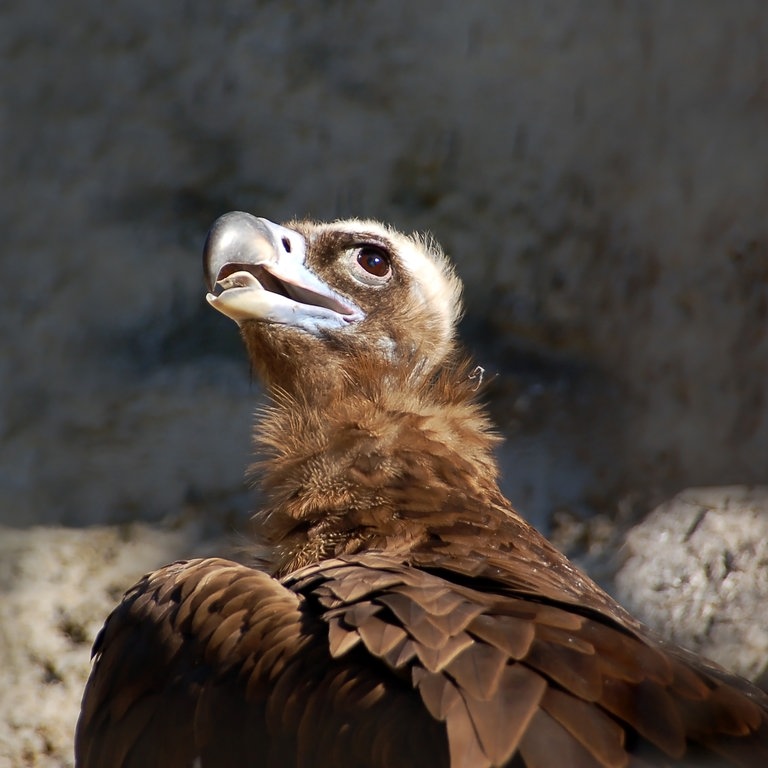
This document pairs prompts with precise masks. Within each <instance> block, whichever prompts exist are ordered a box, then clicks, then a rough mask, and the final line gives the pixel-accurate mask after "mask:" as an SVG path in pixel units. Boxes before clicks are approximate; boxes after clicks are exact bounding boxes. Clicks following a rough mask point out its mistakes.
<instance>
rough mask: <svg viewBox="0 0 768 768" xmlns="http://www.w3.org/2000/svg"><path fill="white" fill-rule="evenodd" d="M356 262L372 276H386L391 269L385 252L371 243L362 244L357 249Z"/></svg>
mask: <svg viewBox="0 0 768 768" xmlns="http://www.w3.org/2000/svg"><path fill="white" fill-rule="evenodd" d="M357 263H358V264H359V265H360V266H361V267H362V268H363V269H364V270H365V271H366V272H367V273H368V274H369V275H373V276H374V277H386V276H387V275H388V274H389V273H390V270H391V267H390V264H389V255H388V254H387V252H386V251H384V250H382V249H381V248H376V247H374V246H372V245H364V246H362V247H361V248H360V249H359V250H358V252H357Z"/></svg>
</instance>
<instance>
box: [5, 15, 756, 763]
mask: <svg viewBox="0 0 768 768" xmlns="http://www.w3.org/2000/svg"><path fill="white" fill-rule="evenodd" d="M767 37H768V5H766V3H765V2H763V0H737V1H736V2H731V3H723V2H720V1H719V0H701V1H700V2H698V3H646V2H641V1H640V0H629V1H628V2H621V3H615V2H608V1H607V0H579V1H578V2H572V3H562V2H555V0H516V2H514V3H509V2H505V0H488V2H484V3H474V4H473V3H465V2H456V1H453V0H452V1H451V2H447V3H446V2H441V3H438V2H436V1H434V0H433V1H431V2H422V3H408V2H404V0H372V2H368V3H358V2H352V1H351V0H335V1H334V2H329V3H323V4H316V5H312V6H311V7H309V6H308V4H307V3H303V2H298V0H283V1H282V2H279V3H276V2H264V3H252V2H246V0H227V2H225V3H219V4H212V3H209V4H203V3H196V2H184V3H181V2H171V3H155V2H149V0H139V1H138V2H136V1H133V2H128V0H117V2H115V3H112V4H111V5H110V6H109V8H108V9H106V8H105V7H104V6H103V5H100V4H97V3H92V2H85V0H73V2H70V3H67V4H62V3H59V4H55V3H43V2H40V0H24V2H21V0H10V2H6V3H4V5H3V20H2V24H0V56H2V60H3V62H4V65H5V66H4V67H3V69H2V73H1V74H0V139H1V140H2V147H3V151H2V162H0V189H2V197H3V199H2V205H0V226H1V227H2V233H3V248H2V252H0V264H2V268H3V273H2V274H3V285H4V286H5V289H4V292H3V300H2V302H1V303H0V338H1V339H2V354H0V393H1V394H2V397H0V522H2V523H5V524H7V525H13V526H30V525H45V524H52V525H61V524H65V525H84V524H107V523H126V522H128V521H132V520H155V521H157V520H160V519H162V518H163V517H165V516H167V515H175V514H177V513H178V510H179V509H180V508H182V507H186V506H189V505H194V506H196V507H198V508H201V509H203V510H205V511H206V512H207V513H208V514H210V515H212V516H216V515H220V514H222V512H223V511H224V512H229V511H234V512H237V511H238V510H239V511H242V510H243V509H244V508H245V507H246V506H247V504H248V503H249V502H248V501H247V495H246V494H244V492H243V484H242V471H243V467H244V465H245V463H246V460H247V455H248V453H249V432H250V426H251V422H252V418H253V417H252V413H253V409H254V402H255V400H256V395H257V391H256V389H255V387H253V386H252V385H251V384H250V382H249V377H248V371H247V368H246V364H245V362H244V355H243V353H242V350H241V348H240V344H239V340H238V339H237V336H236V333H235V330H234V328H233V327H232V326H231V324H230V323H229V322H227V321H226V320H225V319H224V318H221V317H219V316H218V315H217V314H216V313H215V312H213V311H211V310H210V309H209V308H208V307H207V306H206V305H205V303H204V300H203V286H202V280H201V276H200V266H199V253H200V249H201V244H202V241H203V238H204V236H205V232H206V230H207V228H208V226H209V225H210V223H211V222H212V220H213V219H214V218H215V217H216V216H217V215H219V214H221V213H223V212H225V211H227V210H230V209H235V208H239V209H245V210H250V211H253V212H256V213H259V214H261V215H265V216H268V217H270V218H273V219H276V220H280V219H284V218H288V217H290V216H293V215H310V216H315V217H318V218H325V217H329V216H337V215H366V216H367V215H370V216H375V217H378V218H382V219H385V220H389V221H392V222H393V223H394V224H395V225H397V226H398V227H400V228H403V229H405V228H409V227H411V228H417V229H429V230H431V231H432V232H433V233H434V234H435V235H436V236H437V238H438V239H439V240H440V241H441V242H442V243H443V244H444V245H445V246H446V248H447V250H448V251H449V252H450V253H451V254H452V255H453V256H454V257H455V260H456V262H457V264H458V267H459V271H460V273H461V274H462V276H463V277H464V278H465V281H466V284H467V300H468V306H469V312H468V315H467V318H466V321H465V324H464V331H465V334H466V336H467V339H468V341H469V343H470V346H471V347H472V348H473V350H474V351H475V352H476V353H477V356H478V358H479V362H480V363H482V364H483V365H485V367H486V369H487V378H488V379H492V384H491V388H490V390H489V395H490V396H491V398H492V407H493V409H494V416H495V418H496V419H497V421H498V422H499V424H500V427H501V429H502V431H503V432H504V433H505V434H507V435H508V436H509V438H510V440H509V442H508V443H507V445H506V446H505V448H504V449H503V451H502V454H501V458H502V462H503V465H504V475H505V478H506V480H505V488H506V490H507V492H508V493H509V495H510V497H511V498H512V499H513V501H514V502H515V503H516V504H517V506H518V507H519V508H520V509H521V510H522V511H524V512H525V513H526V514H527V515H528V516H529V517H530V518H531V519H533V520H534V521H535V522H536V523H537V524H539V525H540V527H542V528H544V529H545V530H547V529H548V527H549V522H550V519H551V518H552V516H553V514H554V513H557V514H558V515H561V516H570V518H571V519H574V520H578V521H582V522H583V523H584V524H585V525H588V522H587V521H589V520H590V519H592V516H593V515H594V513H595V512H596V511H597V512H600V514H601V515H602V516H603V517H602V518H601V519H603V520H609V519H611V518H612V516H613V515H614V514H615V511H616V509H617V506H618V505H619V502H621V503H623V504H625V505H626V503H627V502H626V500H627V499H633V500H634V502H633V503H634V504H635V507H636V509H646V508H649V506H648V505H649V504H650V502H651V501H654V503H655V502H656V501H660V500H661V499H663V498H665V497H667V496H669V495H670V494H672V493H674V492H676V491H677V490H679V489H680V488H684V487H687V486H691V485H702V484H707V485H711V484H728V483H744V484H754V483H760V482H765V468H766V466H768V418H766V416H767V414H768V400H767V399H766V397H765V391H766V390H765V382H766V381H768V334H767V333H766V328H767V327H768V326H767V325H766V319H767V317H768V217H766V215H765V211H766V203H767V202H768V171H767V169H766V158H767V157H768V130H766V124H768V58H767V57H766V55H765V50H764V48H765V46H764V41H765V40H766V38H767ZM496 374H498V376H496V378H495V379H494V378H493V377H494V376H495V375H496ZM59 531H60V529H58V528H56V529H54V533H51V534H50V538H51V539H56V538H57V537H58V536H59V535H60V534H59V533H58V532H59ZM70 533H71V535H72V536H76V534H75V533H72V532H70ZM61 535H63V534H61ZM68 535H69V534H68ZM90 535H91V534H83V536H84V539H83V544H82V546H84V547H86V548H88V547H89V546H90V544H88V541H89V537H90ZM105 535H113V534H105ZM2 536H3V545H5V542H6V541H11V542H17V544H13V547H16V548H21V549H25V548H28V555H27V558H28V559H27V560H26V562H27V566H25V568H26V571H25V572H26V573H27V576H24V577H23V578H22V577H21V576H17V574H16V573H15V572H14V571H11V572H9V574H8V580H4V582H3V584H4V587H3V588H4V590H6V591H5V592H4V594H3V595H2V599H3V603H2V605H3V606H4V607H3V610H10V608H7V606H11V607H12V606H15V605H18V600H20V599H22V598H23V597H24V595H25V594H28V592H25V590H35V592H34V593H35V595H36V596H37V597H36V598H35V602H37V603H39V605H40V606H43V605H47V606H49V610H50V611H53V613H54V614H56V612H57V611H58V610H59V609H58V608H57V607H56V606H66V605H67V599H68V598H67V597H66V593H62V591H61V590H60V589H59V588H60V587H61V588H62V589H64V587H63V585H64V584H66V583H69V582H68V581H67V579H69V578H70V577H69V576H66V575H65V571H67V568H64V567H62V568H60V570H59V574H60V577H57V578H51V579H48V577H46V576H45V574H46V573H49V570H48V569H49V568H52V567H57V566H55V564H56V563H58V562H59V560H60V557H59V555H58V554H51V553H50V552H49V549H50V548H49V547H48V546H46V545H43V544H40V545H38V544H37V543H36V542H37V541H44V540H45V538H46V537H47V536H48V534H46V533H45V532H44V531H38V530H34V531H32V532H30V534H29V536H30V539H29V544H24V543H19V542H23V541H24V539H23V534H21V533H18V532H17V533H11V532H9V531H8V530H5V531H3V533H2ZM19 537H22V538H19ZM40 537H42V538H40ZM52 551H53V552H57V551H58V550H56V549H55V548H54V549H53V550H52ZM35 553H38V555H39V564H38V565H36V560H35ZM178 554H182V553H181V552H179V553H178ZM173 556H177V555H176V554H174V555H173ZM0 567H3V568H5V563H4V562H3V563H0ZM38 567H39V568H40V569H41V570H40V572H41V575H40V577H39V579H38V577H37V576H36V575H35V573H36V569H37V568H38ZM142 568H143V566H142ZM142 568H137V572H138V571H139V570H142ZM75 573H77V571H76V572H75ZM96 573H101V571H100V569H98V568H97V569H96V570H94V574H96ZM126 576H127V573H126ZM72 578H74V577H72ZM131 578H132V576H131ZM104 579H106V582H107V583H113V584H114V583H116V582H115V581H114V580H112V577H111V576H105V577H104ZM102 580H103V579H102V576H100V575H98V576H97V575H94V577H93V584H92V587H93V589H94V590H95V591H96V592H97V593H99V594H101V595H102V596H103V594H104V587H103V585H102V583H101V582H102ZM121 581H122V580H121ZM128 581H130V579H128V578H126V580H125V583H122V584H121V588H123V587H125V586H127V585H128V583H127V582H128ZM72 583H77V582H76V581H73V582H72ZM33 584H35V585H36V586H35V587H34V588H33V587H32V586H31V585H33ZM89 589H90V587H89ZM70 596H71V594H70ZM108 602H109V601H108V600H104V599H103V597H102V598H100V599H98V600H95V602H94V609H93V623H92V624H89V625H88V626H89V630H88V631H89V632H90V631H91V630H93V629H95V626H96V624H97V623H98V619H97V614H98V615H103V613H106V610H107V607H108V605H107V603H108ZM27 604H28V605H30V604H29V603H27ZM30 608H34V606H33V605H30ZM61 610H62V611H65V612H66V611H68V610H69V608H66V607H64V608H61ZM49 619H50V616H49ZM25 621H26V619H25ZM30 621H32V620H31V619H30ZM39 621H40V622H41V623H40V624H39V625H35V624H34V622H33V623H32V624H30V625H29V626H30V633H31V636H33V637H42V636H43V635H44V634H45V633H47V632H48V627H50V626H56V624H55V620H53V619H51V620H50V621H53V624H51V623H50V622H49V623H45V622H46V621H49V620H45V621H44V617H43V616H39ZM5 625H6V622H5V621H4V622H3V626H5ZM57 632H58V630H56V632H54V633H53V637H55V638H58V639H57V640H56V642H59V643H60V644H61V645H63V646H64V647H69V646H67V645H66V644H67V643H69V642H70V641H69V640H66V638H64V639H62V638H61V637H60V635H59V634H57ZM88 640H89V641H90V637H89V638H88ZM52 642H53V640H52ZM87 645H88V643H87V642H86V643H82V644H75V646H73V647H72V648H71V649H70V650H71V652H72V654H73V656H72V657H71V658H74V656H75V655H77V654H80V655H79V656H78V658H79V661H78V662H77V664H79V665H80V666H79V667H78V668H79V669H81V670H82V669H85V668H86V667H87ZM30 647H31V646H30ZM0 652H3V651H2V649H0ZM62 653H63V651H62ZM53 655H54V656H55V655H56V654H55V653H54V654H53ZM62 658H63V657H62ZM13 659H14V662H13V668H12V669H10V670H7V671H5V672H4V674H5V675H6V676H7V675H10V676H11V678H12V680H15V681H16V682H15V683H13V684H11V682H8V683H7V684H5V683H6V681H5V680H2V681H0V683H3V688H2V690H3V693H2V695H1V696H0V700H2V701H3V706H11V705H6V704H5V701H6V700H8V701H13V700H14V698H16V697H20V696H22V695H23V696H27V695H32V696H39V701H40V702H43V704H42V707H43V708H44V709H45V711H47V712H51V713H52V716H53V714H55V715H56V717H58V715H59V712H60V711H62V710H60V709H59V707H58V704H57V703H56V702H58V701H59V699H58V698H57V697H60V696H61V695H62V693H61V692H63V691H64V690H65V687H64V684H59V683H46V682H44V680H45V674H46V673H43V672H41V669H42V667H40V665H38V664H37V662H34V661H32V662H30V657H29V656H28V655H25V654H23V653H21V654H19V653H17V652H14V655H13ZM30 663H31V666H28V664H30ZM73 664H74V662H73ZM56 668H57V667H56V665H54V669H56ZM65 677H66V676H65ZM66 679H67V680H70V681H73V680H74V677H66ZM29 680H36V681H38V683H37V687H35V688H34V689H33V690H32V691H31V692H30V690H29V689H28V686H27V687H25V686H26V681H29ZM74 687H75V684H74V682H71V684H70V688H68V689H66V690H68V691H69V695H71V696H74ZM18 691H21V692H22V693H18ZM52 697H53V698H52ZM19 700H20V701H21V699H19ZM72 700H74V698H73V699H72ZM34 711H35V710H34V707H33V706H32V705H31V704H30V705H29V706H28V707H27V708H26V709H24V708H23V707H22V706H21V705H20V707H19V710H18V712H19V713H22V712H28V713H29V718H30V719H29V723H38V724H39V723H41V722H42V721H41V720H40V719H39V718H38V717H37V716H36V715H35V714H34ZM20 717H21V715H20V714H19V715H17V716H16V718H17V721H19V718H20ZM25 717H26V715H25ZM67 717H69V718H70V721H71V716H70V715H69V714H68V715H67ZM65 719H66V718H65ZM25 722H26V721H25ZM57 722H59V723H62V722H64V721H63V720H57ZM3 727H4V728H6V731H4V734H11V733H12V734H15V736H14V738H16V737H17V736H19V735H20V734H33V735H32V736H29V737H28V736H26V735H25V736H23V738H21V740H20V741H18V740H17V741H16V742H14V744H16V745H18V744H21V746H19V747H18V750H21V751H18V750H17V751H15V752H13V754H14V755H16V756H17V757H18V755H21V754H26V755H28V757H27V758H24V759H25V760H27V763H28V764H34V760H40V761H44V760H48V761H49V764H51V763H52V764H56V759H58V758H54V757H53V756H51V757H46V756H45V754H46V748H45V746H44V745H45V743H46V742H45V737H44V736H35V735H34V727H31V729H26V726H24V727H22V726H18V727H16V728H15V730H14V729H11V731H8V730H7V727H6V726H3ZM51 727H53V726H51ZM56 727H57V728H61V727H60V726H56ZM59 732H60V733H61V732H62V731H61V730H59ZM4 738H6V737H5V736H2V737H0V743H2V741H3V739H4ZM9 738H10V736H9ZM30 739H32V740H30ZM35 740H36V741H35ZM35 744H36V745H37V746H34V745H35ZM29 745H32V746H29ZM2 749H6V747H5V745H4V746H3V747H2ZM8 749H16V746H14V747H12V748H11V747H8V748H7V749H6V752H2V751H0V755H4V754H7V753H8ZM57 749H58V747H57ZM30 750H31V751H30ZM36 750H37V751H36ZM54 752H55V750H54V751H53V752H51V755H53V754H54ZM55 753H56V754H59V753H58V752H55ZM30 755H31V756H30ZM18 759H21V758H18ZM41 764H45V763H41Z"/></svg>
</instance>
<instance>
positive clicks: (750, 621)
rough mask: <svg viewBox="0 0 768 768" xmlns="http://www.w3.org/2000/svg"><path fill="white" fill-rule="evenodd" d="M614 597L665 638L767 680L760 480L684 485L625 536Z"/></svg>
mask: <svg viewBox="0 0 768 768" xmlns="http://www.w3.org/2000/svg"><path fill="white" fill-rule="evenodd" d="M625 555H626V562H625V563H624V565H623V566H622V567H621V568H620V570H619V571H618V573H617V574H616V592H617V597H618V598H619V600H621V601H622V602H623V603H624V605H625V606H626V607H627V608H628V609H629V610H630V611H632V612H633V613H634V614H635V615H636V616H637V617H638V618H640V619H642V620H643V621H645V622H646V623H647V624H649V625H650V626H651V627H654V628H655V629H656V630H658V631H659V632H661V633H662V635H664V636H665V637H666V638H668V639H670V640H673V641H674V642H676V643H678V644H680V645H683V646H685V647H686V648H690V649H691V650H694V651H697V652H699V653H702V654H704V655H705V656H708V657H709V658H711V659H713V660H714V661H717V662H718V663H720V664H722V665H723V666H725V667H728V668H729V669H733V670H735V671H737V672H739V673H740V674H742V675H744V676H745V677H749V678H751V679H753V680H755V679H758V678H761V677H762V678H763V681H761V682H768V676H766V671H767V670H768V614H766V610H765V606H766V605H767V604H768V486H763V487H756V488H747V487H741V486H731V487H722V488H690V489H688V490H686V491H683V492H682V493H680V494H678V495H677V496H675V497H674V498H673V499H671V500H670V501H668V502H665V503H664V504H662V505H661V506H660V507H659V508H658V509H656V510H655V511H654V512H653V513H652V514H651V515H649V516H648V517H647V518H646V519H645V520H644V521H643V522H642V523H641V524H640V525H638V526H636V527H635V528H633V529H632V530H631V531H630V533H629V535H628V536H627V539H626V544H625Z"/></svg>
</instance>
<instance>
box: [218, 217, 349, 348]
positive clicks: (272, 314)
mask: <svg viewBox="0 0 768 768" xmlns="http://www.w3.org/2000/svg"><path fill="white" fill-rule="evenodd" d="M305 258H306V240H305V239H304V237H303V236H302V235H301V234H299V233H298V232H296V231H294V230H292V229H287V228H286V227H281V226H280V225H279V224H274V223H272V222H271V221H268V220H267V219H259V218H256V217H255V216H251V215H250V214H249V213H242V212H241V211H234V212H232V213H226V214H224V215H223V216H221V217H219V218H218V219H216V221H215V222H214V223H213V226H212V227H211V229H210V231H209V233H208V238H207V239H206V241H205V248H204V250H203V268H204V270H205V276H206V282H207V285H208V289H209V293H208V294H207V295H206V299H207V300H208V303H209V304H210V305H211V306H212V307H213V308H214V309H217V310H219V312H221V313H222V314H224V315H226V316H227V317H229V318H231V319H232V320H234V321H235V322H236V323H238V325H240V324H242V323H244V322H246V321H248V320H255V321H260V322H266V323H280V324H283V325H290V326H294V327H297V328H301V329H303V330H305V331H307V332H309V333H313V334H314V335H318V334H320V333H321V332H322V331H324V330H329V329H333V328H343V327H345V326H347V325H349V324H351V323H355V322H358V321H360V320H362V319H363V317H364V315H363V313H362V311H361V310H360V309H359V308H358V307H356V306H355V305H354V304H353V303H352V302H351V301H350V300H349V299H347V298H345V297H343V296H340V295H339V294H337V293H336V292H335V291H334V290H333V289H332V288H330V287H329V286H328V285H326V284H325V283H324V282H323V281H322V280H321V279H320V278H319V277H317V276H316V275H315V274H314V273H313V272H311V271H310V270H309V269H308V268H307V266H306V264H305Z"/></svg>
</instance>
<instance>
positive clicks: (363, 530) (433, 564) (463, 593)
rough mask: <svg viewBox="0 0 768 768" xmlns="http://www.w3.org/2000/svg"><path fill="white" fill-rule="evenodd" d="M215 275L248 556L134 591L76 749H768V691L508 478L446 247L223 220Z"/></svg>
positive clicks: (125, 754)
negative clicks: (235, 341)
mask: <svg viewBox="0 0 768 768" xmlns="http://www.w3.org/2000/svg"><path fill="white" fill-rule="evenodd" d="M206 269H207V273H208V280H209V284H210V285H211V287H212V289H213V287H214V286H217V287H216V291H217V293H216V294H209V301H210V302H211V303H212V304H213V305H214V306H215V307H216V308H218V309H220V310H221V311H222V312H224V313H225V314H227V315H228V316H230V317H232V318H233V319H235V320H236V321H237V322H238V324H239V325H240V328H241V332H242V335H243V338H244V340H245V343H246V345H247V348H248V351H249V355H250V357H251V360H252V364H253V366H254V368H255V369H256V371H257V372H258V373H259V375H260V377H261V378H262V379H263V381H264V383H265V384H266V387H267V390H268V392H269V394H270V395H271V400H272V401H271V405H270V406H269V408H268V409H267V410H266V411H265V412H264V413H263V414H262V417H261V420H260V424H259V427H258V430H257V446H258V448H259V451H260V454H261V457H262V458H261V460H260V462H259V463H258V464H257V465H256V467H255V468H254V475H255V477H257V478H258V481H259V482H260V483H261V486H262V488H263V491H264V496H265V498H266V503H265V506H264V507H263V509H262V510H261V511H260V512H259V513H258V514H257V516H256V524H257V528H258V532H257V533H258V535H257V539H256V542H257V543H256V544H254V553H255V554H254V558H255V560H256V561H257V564H258V566H259V568H260V569H259V568H257V567H247V566H244V565H239V564H236V563H233V562H229V561H226V560H218V559H207V560H194V561H189V562H180V563H174V564H173V565H170V566H167V567H166V568H162V569H160V570H159V571H156V572H155V573H152V574H149V575H148V576H146V577H144V578H143V579H142V580H141V581H140V582H139V583H138V584H137V585H135V586H134V587H133V588H132V589H131V590H129V591H128V593H126V595H125V597H124V598H123V600H122V602H121V603H120V605H118V607H117V608H116V609H115V610H114V612H113V613H112V615H111V616H110V617H109V618H108V620H107V623H106V625H105V627H104V629H103V630H102V632H101V634H100V635H99V637H98V638H97V641H96V644H95V647H94V654H95V661H94V666H93V671H92V673H91V677H90V679H89V681H88V685H87V688H86V691H85V696H84V699H83V708H82V713H81V716H80V720H79V723H78V729H77V737H76V752H77V762H78V765H79V766H81V767H82V768H92V767H93V766H125V767H126V768H127V767H128V766H141V767H142V768H144V767H146V766H166V767H170V768H173V767H174V766H198V765H199V766H203V767H206V768H210V767H213V766H215V767H216V768H219V767H223V766H246V765H249V766H250V765H254V766H274V767H275V768H277V767H278V766H281V767H282V766H302V767H307V766H341V767H343V766H361V767H362V766H366V767H368V766H381V767H382V768H383V767H384V766H392V767H395V766H397V767H400V766H424V765H429V766H448V765H451V766H454V767H459V766H462V767H466V768H481V767H485V766H507V765H509V766H529V767H531V768H538V767H539V766H547V767H549V766H555V765H564V766H565V765H567V766H603V767H608V766H647V765H695V766H700V765H741V766H763V765H768V697H767V696H766V695H765V694H763V693H762V692H761V691H759V690H758V689H756V688H754V687H752V686H751V685H750V684H749V683H747V682H746V681H744V680H741V679H740V678H737V677H735V676H732V675H730V674H728V673H727V672H725V671H724V670H722V669H720V668H719V667H717V666H715V665H713V664H711V663H709V662H707V661H705V660H704V659H701V658H698V657H695V656H694V655H692V654H689V653H687V652H685V651H683V650H681V649H678V648H675V647H673V646H670V645H667V644H664V643H662V642H660V641H659V640H658V639H657V638H655V637H654V636H653V635H652V633H650V631H649V630H647V629H645V628H644V627H643V626H642V625H641V624H639V623H638V622H637V621H635V620H634V619H633V618H632V617H631V616H629V615H628V614H627V613H626V612H625V611H624V610H623V609H622V608H621V607H620V606H619V605H618V604H617V603H616V602H615V601H614V600H613V599H611V598H610V597H609V596H608V595H607V594H606V593H604V592H603V591H602V590H601V589H600V588H599V587H598V586H597V585H596V584H594V583H593V582H592V581H591V580H590V579H589V578H588V577H586V576H585V575H584V574H582V573H581V572H580V571H579V570H578V569H576V568H575V567H574V566H573V565H571V563H570V562H569V561H568V560H567V559H566V558H565V557H564V556H563V555H562V554H561V553H559V552H558V551H557V550H555V549H554V548H553V547H552V546H551V545H550V544H549V543H548V542H547V541H546V540H545V539H544V538H543V537H541V536H540V535H539V534H538V533H537V532H536V531H535V530H534V529H533V528H531V526H530V525H528V524H527V523H526V522H525V521H524V520H523V519H522V518H521V517H520V516H518V515H517V514H516V513H515V512H514V511H513V510H512V508H511V507H510V505H509V502H507V500H506V499H505V498H504V497H503V496H502V494H501V493H500V491H499V489H498V486H497V483H496V472H497V470H496V464H495V462H494V458H493V455H492V450H493V446H494V443H495V437H494V436H493V434H492V432H491V431H490V428H489V424H488V421H487V419H486V417H485V415H484V413H483V411H482V409H481V408H480V406H479V405H478V404H477V403H476V402H475V389H476V380H475V379H473V378H472V375H471V367H470V366H468V365H467V364H466V363H464V362H462V361H461V359H460V357H459V356H458V354H457V351H456V348H455V343H454V340H453V333H454V327H455V323H456V320H457V318H458V315H459V311H460V308H459V307H460V305H459V284H458V282H457V280H456V278H455V277H454V276H453V274H452V272H451V270H450V268H449V267H448V265H447V264H446V262H445V260H444V258H443V256H442V255H441V254H440V252H439V250H438V249H437V247H436V246H435V245H434V244H431V243H429V242H428V241H425V240H422V239H418V238H413V237H406V236H404V235H402V234H399V233H397V232H395V231H393V230H391V229H388V228H386V227H383V226H382V225H380V224H377V223H375V222H368V221H357V220H353V221H344V222H336V223H333V224H328V225H326V224H317V223H312V222H294V223H292V224H291V225H290V227H289V228H281V227H278V226H277V225H274V224H271V223H269V222H266V221H264V220H261V219H254V218H253V217H250V216H248V215H247V214H228V215H227V216H225V217H222V219H220V220H219V221H218V222H217V223H216V224H215V225H214V228H213V229H212V231H211V234H210V235H209V240H208V243H207V247H206Z"/></svg>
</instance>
